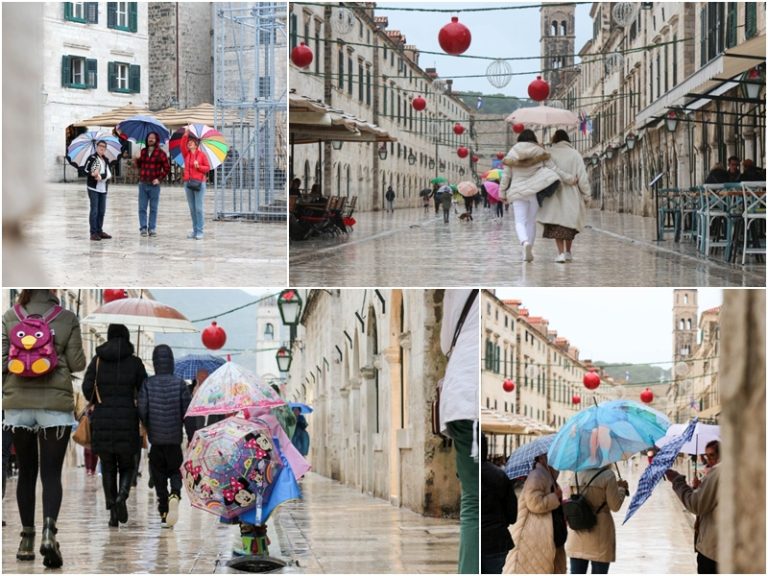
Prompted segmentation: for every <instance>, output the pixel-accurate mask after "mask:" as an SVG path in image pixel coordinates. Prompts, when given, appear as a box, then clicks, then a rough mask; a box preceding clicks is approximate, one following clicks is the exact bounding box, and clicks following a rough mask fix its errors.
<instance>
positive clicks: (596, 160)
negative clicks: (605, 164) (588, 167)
mask: <svg viewBox="0 0 768 576" xmlns="http://www.w3.org/2000/svg"><path fill="white" fill-rule="evenodd" d="M599 163H600V156H598V155H597V154H596V153H595V154H592V166H597V165H598V164H599Z"/></svg>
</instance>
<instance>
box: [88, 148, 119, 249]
mask: <svg viewBox="0 0 768 576" xmlns="http://www.w3.org/2000/svg"><path fill="white" fill-rule="evenodd" d="M106 152H107V143H106V142H105V141H104V140H99V141H98V142H97V143H96V152H94V153H93V154H91V155H90V156H89V157H88V159H87V160H86V161H85V165H84V166H83V168H84V170H85V172H86V173H87V174H88V179H87V180H86V187H87V189H88V199H89V201H90V203H91V211H90V214H89V216H88V224H89V226H90V230H91V240H95V241H99V240H102V239H109V238H112V236H110V235H109V234H107V233H106V232H104V214H105V213H106V211H107V189H108V182H109V180H110V179H111V178H112V170H110V168H109V161H108V160H107V157H106V155H105V154H106Z"/></svg>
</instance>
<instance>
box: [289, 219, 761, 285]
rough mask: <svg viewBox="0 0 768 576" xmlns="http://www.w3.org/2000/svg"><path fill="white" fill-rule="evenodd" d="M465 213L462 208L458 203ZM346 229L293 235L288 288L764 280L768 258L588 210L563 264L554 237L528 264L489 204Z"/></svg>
mask: <svg viewBox="0 0 768 576" xmlns="http://www.w3.org/2000/svg"><path fill="white" fill-rule="evenodd" d="M459 212H460V213H461V212H463V208H459ZM355 219H356V220H357V224H356V226H355V229H354V231H353V232H351V233H350V234H348V235H346V236H343V237H339V238H320V239H313V240H308V241H298V242H297V241H291V242H290V247H289V253H290V281H289V282H290V284H291V285H292V286H380V287H399V286H412V287H418V286H423V287H429V286H445V287H455V286H476V285H477V283H478V282H481V283H482V285H483V286H494V287H501V286H703V287H704V286H718V287H720V286H722V287H728V286H760V287H762V286H764V285H765V279H766V276H765V263H757V262H756V259H755V258H754V257H750V258H748V260H747V265H746V266H744V267H742V266H741V265H740V264H739V265H735V264H728V263H725V262H723V261H719V260H717V259H716V258H709V259H707V258H704V257H701V256H699V255H698V254H697V253H696V250H695V247H694V246H693V244H692V243H691V242H680V243H675V242H674V241H673V240H672V239H671V238H670V234H667V239H665V240H664V241H663V242H656V241H655V234H656V232H655V220H654V219H652V218H644V217H641V216H633V215H631V214H618V213H614V212H600V211H599V210H590V212H589V216H588V220H587V221H588V226H587V227H586V228H585V229H584V230H583V231H582V233H581V234H579V235H578V236H577V237H576V240H575V241H574V250H573V257H574V260H573V262H571V263H569V264H557V263H555V262H554V258H555V256H557V252H556V249H555V244H554V241H553V240H547V239H543V238H541V231H542V228H541V227H539V229H538V232H537V238H536V242H535V245H534V250H533V254H534V261H533V262H531V263H525V262H523V259H522V252H521V248H520V245H519V243H518V240H517V236H516V234H515V228H514V218H513V215H512V209H511V207H510V209H509V211H508V212H507V213H506V214H505V215H504V217H503V218H500V219H499V218H494V217H492V216H491V212H490V210H488V209H485V208H482V207H480V208H477V209H476V210H475V215H474V221H473V222H466V221H459V220H458V218H457V215H456V214H455V213H452V214H451V217H450V222H449V223H448V224H444V223H443V218H442V212H441V213H440V215H438V216H435V213H434V210H433V209H430V210H429V211H428V212H424V211H423V210H422V209H421V208H409V209H401V210H396V211H395V213H394V214H387V213H385V212H359V213H357V214H356V215H355Z"/></svg>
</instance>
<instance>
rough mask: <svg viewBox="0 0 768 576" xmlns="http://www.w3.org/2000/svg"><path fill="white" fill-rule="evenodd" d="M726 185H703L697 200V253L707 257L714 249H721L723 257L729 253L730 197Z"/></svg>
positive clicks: (731, 229) (730, 230)
mask: <svg viewBox="0 0 768 576" xmlns="http://www.w3.org/2000/svg"><path fill="white" fill-rule="evenodd" d="M732 189H733V186H729V185H726V184H704V186H702V188H701V190H702V191H701V197H700V200H699V209H698V211H697V214H698V229H697V232H696V244H697V246H698V249H699V252H700V253H702V254H704V255H705V256H709V255H710V252H711V251H712V250H713V249H715V248H722V249H723V255H724V257H726V256H727V254H728V253H729V252H730V249H731V240H732V238H733V223H732V221H731V205H732V202H731V196H727V195H726V193H727V192H728V190H732Z"/></svg>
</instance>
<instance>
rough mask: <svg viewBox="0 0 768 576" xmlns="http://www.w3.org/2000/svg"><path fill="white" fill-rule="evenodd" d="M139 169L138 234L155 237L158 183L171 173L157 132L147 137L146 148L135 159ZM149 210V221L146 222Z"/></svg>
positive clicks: (158, 194) (158, 195)
mask: <svg viewBox="0 0 768 576" xmlns="http://www.w3.org/2000/svg"><path fill="white" fill-rule="evenodd" d="M136 166H138V168H139V233H140V234H141V235H142V236H147V234H149V235H150V236H157V206H158V204H159V203H160V182H162V181H163V179H164V178H165V177H166V176H167V175H168V173H169V172H170V171H171V164H170V162H169V161H168V156H167V155H166V153H165V152H164V151H163V149H162V148H160V138H159V136H158V134H157V132H150V133H149V134H148V135H147V146H146V147H145V148H142V149H141V152H139V155H138V156H137V158H136ZM147 208H149V220H147Z"/></svg>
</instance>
